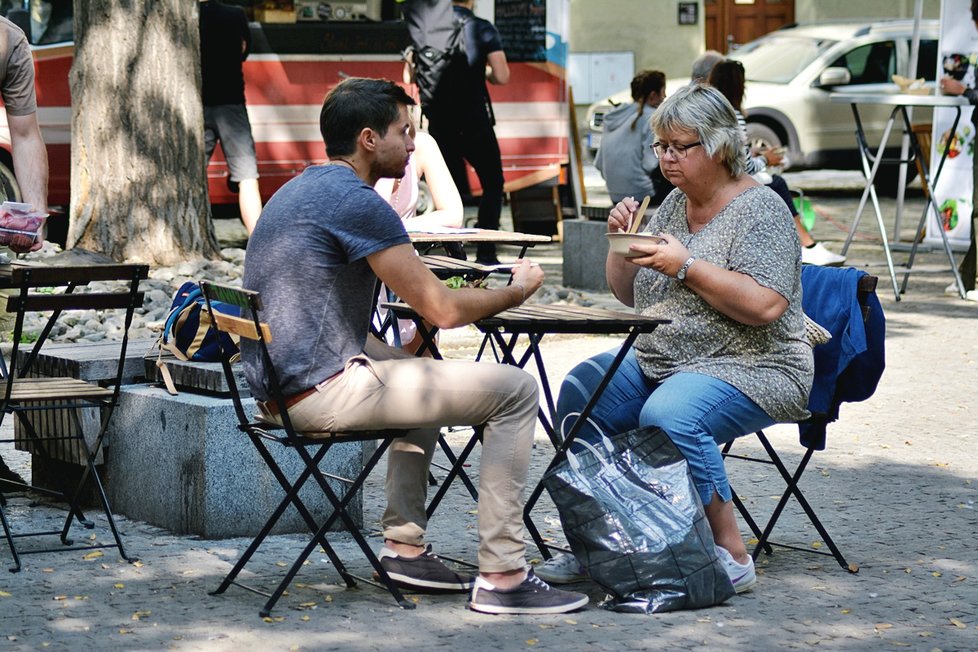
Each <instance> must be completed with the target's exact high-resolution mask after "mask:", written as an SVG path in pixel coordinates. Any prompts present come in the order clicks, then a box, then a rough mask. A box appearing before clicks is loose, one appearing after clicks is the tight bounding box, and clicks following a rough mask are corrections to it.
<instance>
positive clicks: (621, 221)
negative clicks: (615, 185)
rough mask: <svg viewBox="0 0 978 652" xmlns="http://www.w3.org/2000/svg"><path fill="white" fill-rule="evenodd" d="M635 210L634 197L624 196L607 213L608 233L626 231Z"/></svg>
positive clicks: (636, 205) (636, 207)
mask: <svg viewBox="0 0 978 652" xmlns="http://www.w3.org/2000/svg"><path fill="white" fill-rule="evenodd" d="M637 210H638V202H637V201H635V198H634V197H625V198H624V199H622V200H621V201H620V202H618V203H617V204H615V207H614V208H612V209H611V212H610V213H608V233H618V232H619V231H628V229H629V227H630V226H631V225H632V219H634V217H635V212H636V211H637Z"/></svg>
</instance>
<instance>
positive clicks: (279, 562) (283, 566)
mask: <svg viewBox="0 0 978 652" xmlns="http://www.w3.org/2000/svg"><path fill="white" fill-rule="evenodd" d="M275 565H276V566H279V567H280V568H285V567H286V566H288V564H286V563H285V562H284V561H277V562H275Z"/></svg>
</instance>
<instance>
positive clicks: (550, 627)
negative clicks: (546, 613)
mask: <svg viewBox="0 0 978 652" xmlns="http://www.w3.org/2000/svg"><path fill="white" fill-rule="evenodd" d="M555 627H557V626H556V625H547V624H544V625H540V629H554V628H555Z"/></svg>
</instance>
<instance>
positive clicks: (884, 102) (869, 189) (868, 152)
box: [830, 93, 969, 301]
mask: <svg viewBox="0 0 978 652" xmlns="http://www.w3.org/2000/svg"><path fill="white" fill-rule="evenodd" d="M830 99H831V101H832V102H837V103H840V104H849V105H850V106H851V107H852V115H853V118H854V120H855V122H856V140H857V143H858V145H859V153H860V157H861V159H862V166H863V174H864V175H865V176H866V188H865V189H864V190H863V194H862V197H861V198H860V200H859V208H858V209H857V210H856V216H855V219H854V220H853V222H852V226H850V227H849V234H848V236H847V237H846V242H845V245H843V247H842V254H843V255H845V254H846V252H847V251H848V250H849V245H850V244H851V243H852V239H853V237H854V236H855V234H856V229H857V228H858V227H859V220H860V219H861V217H862V213H863V210H864V209H865V208H866V202H867V201H868V200H870V199H871V200H872V202H873V209H874V211H875V213H876V223H877V225H878V226H879V231H880V235H881V236H882V238H883V253H884V255H885V257H886V266H887V269H888V270H889V272H890V281H891V282H892V284H893V294H894V296H895V298H896V300H897V301H899V300H900V295H901V294H902V293H903V292H905V291H906V289H907V280H908V279H909V277H910V271H911V268H912V267H913V263H914V259H915V257H916V255H917V248H918V246H919V244H920V242H919V241H920V238H919V236H918V235H917V234H919V233H920V231H921V229H923V227H924V225H925V224H926V221H927V211H928V208H933V209H934V214H935V215H940V208H939V207H938V205H937V200H936V199H935V198H934V193H933V190H934V188H936V186H937V182H938V180H939V179H940V175H941V170H942V169H943V167H944V162H945V160H946V159H947V155H948V150H949V148H944V150H943V152H942V153H941V158H940V161H939V162H938V164H937V167H936V169H934V170H933V171H931V170H930V167H929V166H922V170H923V174H924V178H923V182H924V187H925V188H929V189H931V192H927V193H926V195H927V204H926V205H925V206H924V210H923V212H922V214H921V216H920V221H919V222H918V224H917V230H916V231H915V237H914V240H913V244H912V246H911V247H910V255H909V258H908V259H907V262H906V263H905V264H903V265H902V267H904V269H905V272H904V276H903V283H902V284H901V285H899V286H898V285H897V278H896V271H895V269H894V264H893V253H892V246H891V244H890V239H889V238H888V236H887V233H886V225H885V224H884V223H883V214H882V211H881V210H880V204H879V199H878V197H877V194H876V187H875V185H874V184H875V180H876V175H877V173H878V172H879V168H880V165H881V164H882V163H884V161H885V155H884V154H885V150H886V145H887V141H888V140H889V138H890V134H891V132H892V131H893V125H894V123H895V122H896V121H897V119H898V118H899V119H900V121H901V123H902V128H903V133H904V135H905V137H906V138H908V139H909V143H910V146H911V148H912V155H913V156H914V157H923V156H926V155H929V154H930V152H926V153H925V152H923V151H922V150H921V147H920V142H919V140H918V139H917V135H916V134H915V133H914V130H913V125H912V124H911V122H910V109H912V108H913V107H930V108H940V107H945V108H953V109H955V116H954V121H953V123H952V125H951V130H950V131H951V133H954V131H955V130H956V129H957V125H958V122H959V121H960V119H961V107H963V106H968V105H969V103H968V101H967V99H965V98H962V97H954V96H948V95H911V94H907V93H892V94H872V93H832V95H831V96H830ZM860 104H874V105H881V106H891V107H893V109H892V110H891V111H890V117H889V118H888V119H887V121H886V126H885V127H884V129H883V136H882V138H881V140H880V144H879V146H878V147H877V148H876V151H875V153H874V152H873V150H872V149H871V146H870V144H869V142H868V140H867V139H866V131H865V129H864V127H863V122H862V119H861V118H860V116H859V105H860ZM912 160H913V159H912V158H911V159H904V160H896V161H893V160H889V161H886V162H888V163H899V164H901V165H905V164H906V163H908V162H910V161H912ZM897 200H898V212H899V211H900V210H901V209H902V202H903V197H902V196H901V197H898V198H897ZM898 214H899V213H898ZM939 232H940V234H941V240H942V244H943V245H944V251H945V252H946V254H947V259H948V263H949V265H950V267H951V273H952V274H953V275H954V281H955V284H956V285H957V288H958V293H959V294H960V296H961V298H964V296H965V289H964V284H963V283H962V282H961V275H960V274H959V273H958V268H957V265H956V264H955V262H954V253H953V252H952V251H951V244H950V242H949V241H948V238H947V233H945V232H944V229H939ZM898 236H899V234H898V233H896V234H894V237H898Z"/></svg>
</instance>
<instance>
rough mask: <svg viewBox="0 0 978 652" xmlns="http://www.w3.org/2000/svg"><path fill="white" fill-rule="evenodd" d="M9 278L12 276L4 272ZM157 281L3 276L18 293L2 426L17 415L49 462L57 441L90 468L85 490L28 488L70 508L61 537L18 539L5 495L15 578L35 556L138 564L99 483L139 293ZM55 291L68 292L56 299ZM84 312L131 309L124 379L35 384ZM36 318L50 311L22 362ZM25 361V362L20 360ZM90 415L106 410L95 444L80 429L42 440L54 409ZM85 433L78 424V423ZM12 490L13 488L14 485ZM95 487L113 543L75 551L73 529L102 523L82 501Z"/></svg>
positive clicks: (72, 273)
mask: <svg viewBox="0 0 978 652" xmlns="http://www.w3.org/2000/svg"><path fill="white" fill-rule="evenodd" d="M4 271H5V272H7V270H4ZM148 275H149V268H148V266H146V265H78V266H50V267H48V266H36V267H35V266H22V265H17V264H14V265H11V266H10V268H9V277H7V275H6V273H4V274H0V282H2V283H3V285H5V286H6V287H9V288H11V289H14V290H16V294H14V295H12V296H10V297H9V298H8V300H7V306H6V310H7V312H14V313H16V315H17V316H16V321H15V325H14V331H13V347H12V350H11V355H10V361H9V366H8V362H7V361H6V360H4V359H3V358H2V357H0V382H2V384H3V386H2V389H0V393H2V400H0V421H2V419H3V417H4V416H6V415H7V414H13V415H14V416H15V417H16V418H17V420H18V423H19V424H20V426H21V427H22V430H23V436H22V439H23V441H25V442H26V443H27V445H28V446H29V447H30V449H31V452H32V453H33V454H34V455H35V456H39V457H40V458H41V459H42V460H46V461H50V460H52V455H51V451H50V450H49V446H50V445H51V444H52V443H54V442H55V441H69V442H72V443H73V444H74V445H76V446H77V447H78V449H79V450H80V452H81V454H82V456H83V457H84V458H85V467H84V470H83V471H82V474H81V478H80V479H79V480H78V483H77V484H76V485H75V486H74V487H71V486H69V483H68V482H67V481H66V480H65V479H64V478H62V477H61V476H60V475H57V476H56V477H55V482H57V483H58V485H59V487H58V488H57V489H50V488H47V487H38V486H33V485H24V488H25V489H30V490H32V491H34V492H36V493H40V494H43V495H46V496H49V497H53V498H55V499H58V500H62V501H64V502H66V503H67V505H68V507H67V509H68V515H67V517H66V518H65V522H64V526H63V527H62V528H61V530H43V531H35V532H17V531H15V530H14V529H13V528H11V525H10V522H9V521H8V519H7V514H6V512H5V510H4V506H5V504H6V498H5V497H4V496H3V493H2V492H0V524H2V527H3V533H4V537H5V538H6V541H7V546H8V547H9V549H10V552H11V555H12V556H13V560H14V566H13V567H12V568H11V569H10V571H11V572H17V571H19V570H21V567H22V564H21V557H22V556H24V555H29V554H38V553H47V552H61V551H66V550H98V549H104V548H117V549H118V550H119V554H120V555H121V556H122V558H123V559H125V560H127V561H136V560H135V558H133V557H130V556H128V555H127V554H126V551H125V548H124V547H123V544H122V538H121V536H120V534H119V530H118V528H117V527H116V523H115V519H114V517H113V515H112V510H111V507H110V506H109V501H108V498H107V496H106V493H105V488H104V486H103V484H102V480H101V478H100V477H99V472H98V468H97V466H96V461H97V459H98V456H99V453H100V451H101V450H102V445H103V439H104V437H105V433H106V430H107V429H108V425H109V421H110V419H111V418H112V413H113V411H114V409H115V406H116V404H117V403H118V400H119V391H120V388H121V385H122V379H123V375H124V371H125V364H126V348H127V346H128V342H129V327H130V326H131V325H132V319H133V313H134V312H135V309H136V308H138V307H139V306H141V305H142V303H143V293H142V292H140V291H139V282H140V281H141V280H143V279H145V278H147V277H148ZM114 281H117V282H120V283H125V284H127V287H125V288H124V289H120V290H116V291H113V290H110V291H93V292H75V290H76V289H78V288H80V287H84V286H87V285H88V284H90V283H92V282H114ZM53 289H57V290H60V291H58V292H52V290H53ZM81 310H124V311H125V325H124V328H123V333H122V340H121V342H120V343H119V349H120V350H119V363H118V367H117V371H116V375H115V377H114V379H113V380H112V381H110V384H109V386H105V387H103V386H100V385H98V384H95V383H90V382H87V381H84V380H79V379H75V378H48V377H36V378H35V377H31V375H32V371H33V366H34V363H35V361H36V360H37V358H38V355H39V354H40V353H41V351H42V347H43V345H44V343H45V342H47V341H48V338H49V336H50V335H51V332H52V331H53V329H54V326H55V324H56V323H57V322H58V320H59V318H60V317H61V315H62V314H63V313H65V312H71V311H81ZM32 312H49V313H50V315H49V317H48V321H47V323H46V324H45V326H44V328H43V329H42V330H41V332H40V334H39V335H38V336H37V339H36V340H35V342H34V344H33V346H31V347H30V350H29V352H28V353H27V355H26V357H25V356H21V355H19V354H20V353H22V351H21V340H22V339H23V337H24V335H25V333H24V326H25V316H26V315H27V314H28V313H32ZM21 358H23V362H19V360H20V359H21ZM84 408H100V409H101V422H100V426H99V429H98V432H97V433H96V435H95V436H94V438H93V442H92V443H91V444H90V443H88V442H87V441H86V439H85V436H84V433H83V432H82V431H81V429H80V428H79V427H76V428H74V429H72V431H71V432H65V433H62V434H58V435H52V434H45V435H44V436H43V437H42V436H41V435H39V434H38V432H37V430H36V428H35V426H34V424H33V423H32V421H31V418H30V415H31V414H32V413H37V412H43V411H50V410H71V411H74V410H76V409H84ZM75 421H76V423H75V425H76V426H77V425H78V424H77V419H76V420H75ZM8 484H9V483H8ZM89 484H91V485H93V486H94V488H95V490H96V494H97V496H98V499H99V503H100V507H101V509H102V512H103V513H104V515H105V517H106V520H107V521H108V525H109V529H110V530H111V532H112V538H113V541H112V543H99V542H97V541H96V542H94V543H90V544H79V545H75V544H74V541H73V540H72V539H71V538H69V534H70V531H71V526H72V524H73V523H74V522H75V521H76V520H77V522H78V523H79V524H81V525H82V526H83V527H84V528H85V529H94V527H95V523H94V522H93V521H91V520H89V519H87V518H86V517H85V515H84V512H83V510H82V505H81V503H82V498H83V496H84V492H85V491H86V489H87V487H88V486H89ZM53 535H57V536H58V537H59V538H60V541H61V544H62V545H61V546H57V547H49V548H30V549H19V548H18V547H17V545H16V544H15V539H22V538H32V537H44V536H53Z"/></svg>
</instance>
